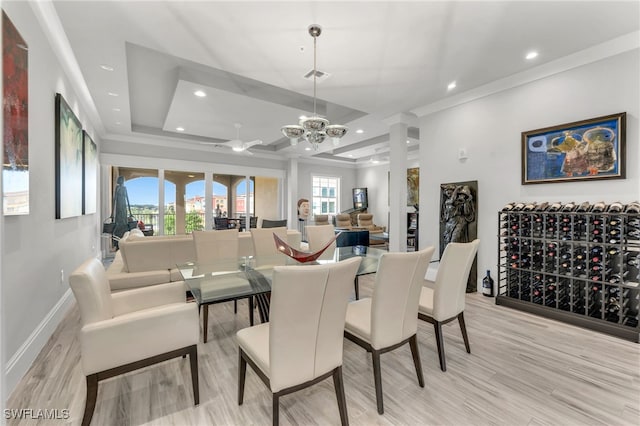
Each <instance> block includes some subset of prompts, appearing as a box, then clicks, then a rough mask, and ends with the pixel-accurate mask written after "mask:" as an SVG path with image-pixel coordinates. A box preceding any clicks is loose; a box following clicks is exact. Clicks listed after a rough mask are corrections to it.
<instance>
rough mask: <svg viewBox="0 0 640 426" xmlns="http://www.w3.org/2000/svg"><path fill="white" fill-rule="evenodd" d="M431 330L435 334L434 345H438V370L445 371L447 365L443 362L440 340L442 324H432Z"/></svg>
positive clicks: (437, 322) (441, 342) (442, 349)
mask: <svg viewBox="0 0 640 426" xmlns="http://www.w3.org/2000/svg"><path fill="white" fill-rule="evenodd" d="M433 328H434V329H435V332H436V344H437V345H438V358H440V370H442V371H447V363H446V361H445V360H444V341H443V340H442V323H440V322H439V321H434V322H433Z"/></svg>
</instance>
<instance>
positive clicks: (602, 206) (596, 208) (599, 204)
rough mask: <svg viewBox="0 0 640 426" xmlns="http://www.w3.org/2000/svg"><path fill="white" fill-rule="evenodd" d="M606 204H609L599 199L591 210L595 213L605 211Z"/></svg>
mask: <svg viewBox="0 0 640 426" xmlns="http://www.w3.org/2000/svg"><path fill="white" fill-rule="evenodd" d="M606 206H607V205H606V204H605V203H604V201H599V202H597V203H595V204H594V205H593V207H591V211H592V212H593V213H602V212H603V211H605V209H606Z"/></svg>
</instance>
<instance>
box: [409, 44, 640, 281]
mask: <svg viewBox="0 0 640 426" xmlns="http://www.w3.org/2000/svg"><path fill="white" fill-rule="evenodd" d="M639 75H640V52H639V50H638V49H636V50H632V51H629V52H627V53H623V54H620V55H617V56H613V57H610V58H607V59H605V60H601V61H598V62H594V63H591V64H588V65H584V66H581V67H579V68H575V69H572V70H569V71H565V72H562V73H559V74H555V75H552V76H550V77H547V78H544V79H541V80H537V81H533V82H531V83H528V84H525V85H523V86H519V87H515V88H512V89H510V90H506V91H503V92H499V93H496V94H494V95H491V96H488V97H485V98H481V99H478V100H475V101H473V102H469V103H466V104H463V105H459V106H456V107H453V108H450V109H447V110H444V111H440V112H436V113H433V114H430V115H427V116H424V117H421V118H420V135H421V138H420V143H421V146H420V201H421V202H420V205H421V213H422V214H421V215H420V230H421V232H420V246H421V247H426V246H427V245H435V246H438V242H439V225H438V214H439V213H438V201H439V197H440V186H439V185H440V184H441V183H445V182H459V181H467V180H477V181H478V220H479V221H478V237H479V238H480V240H481V244H480V250H479V253H478V271H479V273H478V275H479V276H478V278H479V280H480V279H481V278H482V276H483V274H484V270H486V269H491V270H492V271H493V272H494V273H495V272H496V264H497V250H498V240H497V232H498V230H497V212H498V210H499V209H501V208H502V206H503V205H504V204H506V203H507V202H510V201H564V202H568V201H592V202H595V201H601V200H604V201H608V202H612V201H616V200H620V201H622V202H629V201H632V200H637V199H638V198H639V195H640V185H639V175H638V164H639V160H640V153H639V150H638V117H639V115H640V110H639V106H640V96H639V92H640V87H639V80H640V79H639V78H638V76H639ZM624 111H626V112H627V138H626V140H627V144H626V146H627V160H626V164H627V178H626V179H625V180H604V181H602V180H601V181H589V182H569V183H553V184H538V185H521V184H520V163H521V153H520V136H521V132H523V131H527V130H533V129H539V128H543V127H548V126H553V125H556V124H562V123H569V122H573V121H578V120H583V119H588V118H592V117H598V116H603V115H608V114H614V113H618V112H624ZM459 148H466V149H467V151H468V155H469V159H468V160H467V161H466V162H460V161H459V160H458V159H457V155H458V149H459ZM429 200H431V202H430V201H429Z"/></svg>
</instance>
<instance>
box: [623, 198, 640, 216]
mask: <svg viewBox="0 0 640 426" xmlns="http://www.w3.org/2000/svg"><path fill="white" fill-rule="evenodd" d="M624 212H625V213H636V214H637V213H640V203H639V202H637V201H634V202H632V203H629V204H627V206H626V207H625V208H624Z"/></svg>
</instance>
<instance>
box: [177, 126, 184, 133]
mask: <svg viewBox="0 0 640 426" xmlns="http://www.w3.org/2000/svg"><path fill="white" fill-rule="evenodd" d="M176 130H177V131H178V132H184V127H176Z"/></svg>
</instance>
